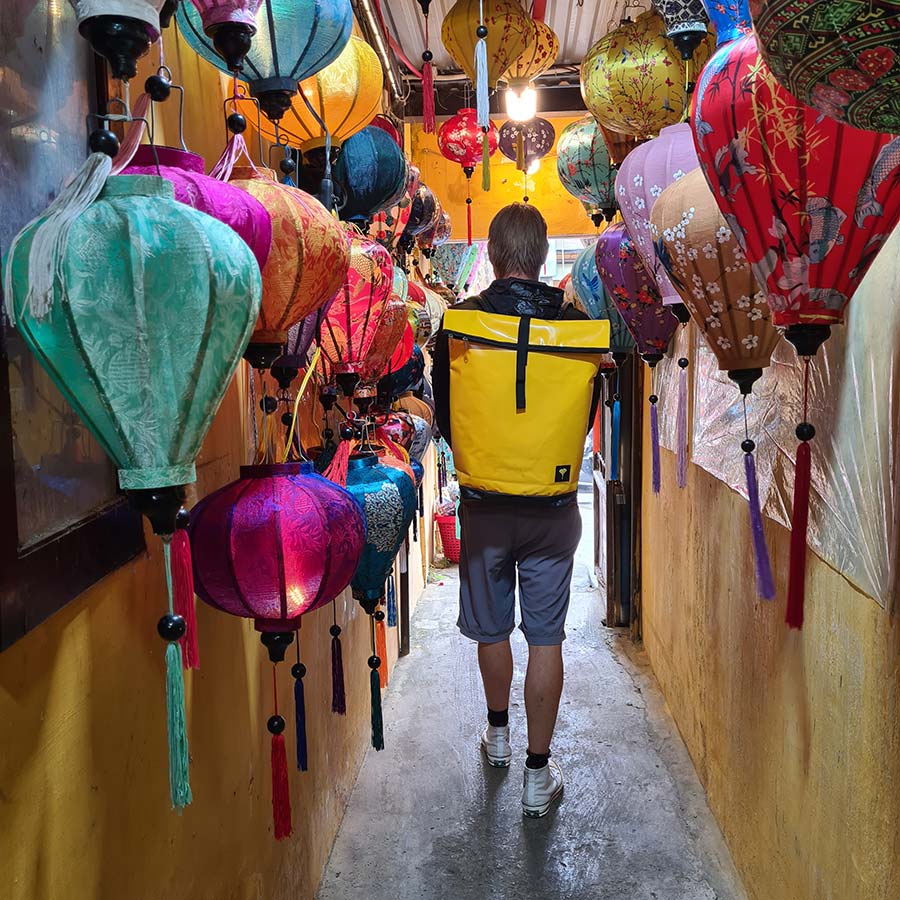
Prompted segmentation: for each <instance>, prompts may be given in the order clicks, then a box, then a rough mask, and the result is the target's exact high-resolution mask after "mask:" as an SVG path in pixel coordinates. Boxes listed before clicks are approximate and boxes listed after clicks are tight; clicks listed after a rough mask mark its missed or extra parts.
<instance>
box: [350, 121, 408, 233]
mask: <svg viewBox="0 0 900 900" xmlns="http://www.w3.org/2000/svg"><path fill="white" fill-rule="evenodd" d="M334 177H335V178H336V179H337V181H338V182H339V183H340V184H341V185H342V186H343V188H344V205H343V207H342V208H341V210H340V213H341V218H342V219H343V220H344V221H346V222H354V223H357V224H360V225H364V224H366V223H368V222H370V221H371V220H372V218H373V217H374V216H375V215H376V214H377V213H379V212H381V211H382V210H385V209H390V208H391V207H392V206H393V205H394V204H395V203H397V201H398V200H400V198H401V197H402V196H403V194H404V192H405V191H406V180H407V171H406V159H405V158H404V156H403V152H402V151H401V150H400V148H399V147H398V146H397V144H396V143H395V142H394V141H393V140H391V137H390V135H389V134H388V133H387V132H386V131H383V130H382V129H380V128H376V127H375V126H374V125H370V126H369V127H367V128H364V129H363V130H362V131H360V132H359V133H357V134H355V135H353V137H351V138H349V139H348V140H347V141H346V142H345V143H344V146H343V148H342V150H341V155H340V158H339V159H338V162H337V165H336V166H335V169H334Z"/></svg>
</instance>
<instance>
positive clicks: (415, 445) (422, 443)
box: [409, 413, 431, 462]
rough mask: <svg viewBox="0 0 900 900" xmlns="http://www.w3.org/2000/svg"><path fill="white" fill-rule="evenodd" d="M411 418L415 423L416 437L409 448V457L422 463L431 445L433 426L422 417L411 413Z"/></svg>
mask: <svg viewBox="0 0 900 900" xmlns="http://www.w3.org/2000/svg"><path fill="white" fill-rule="evenodd" d="M410 418H411V419H412V422H413V428H414V429H415V435H414V437H413V439H412V443H411V444H410V447H409V455H410V457H411V458H412V459H417V460H419V462H421V461H422V460H423V459H424V458H425V454H426V453H427V452H428V448H429V446H430V445H431V426H430V425H429V424H428V423H427V422H426V421H425V420H424V419H423V418H421V417H420V416H416V415H413V414H412V413H410Z"/></svg>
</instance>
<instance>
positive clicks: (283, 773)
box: [272, 734, 293, 841]
mask: <svg viewBox="0 0 900 900" xmlns="http://www.w3.org/2000/svg"><path fill="white" fill-rule="evenodd" d="M272 822H273V824H274V826H275V840H276V841H283V840H284V839H285V838H288V837H290V836H291V832H292V831H293V827H292V825H291V792H290V783H289V782H288V767H287V750H286V748H285V745H284V735H283V734H273V735H272Z"/></svg>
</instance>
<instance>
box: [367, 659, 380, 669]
mask: <svg viewBox="0 0 900 900" xmlns="http://www.w3.org/2000/svg"><path fill="white" fill-rule="evenodd" d="M368 662H369V668H370V669H377V668H379V666H380V665H381V658H380V657H378V656H370V657H369V660H368Z"/></svg>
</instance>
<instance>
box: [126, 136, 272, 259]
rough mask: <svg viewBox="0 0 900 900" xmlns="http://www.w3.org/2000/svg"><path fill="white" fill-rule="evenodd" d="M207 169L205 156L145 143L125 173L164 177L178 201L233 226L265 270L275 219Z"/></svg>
mask: <svg viewBox="0 0 900 900" xmlns="http://www.w3.org/2000/svg"><path fill="white" fill-rule="evenodd" d="M154 154H155V155H154ZM204 168H205V163H204V161H203V157H202V156H197V154H196V153H191V152H189V151H187V150H178V149H176V148H174V147H156V146H154V147H151V146H150V145H149V144H142V145H141V146H140V147H138V148H137V152H136V153H135V154H134V157H133V159H132V161H131V163H130V164H129V165H128V167H127V168H126V169H124V170H123V172H122V174H123V175H161V176H162V177H163V178H165V179H166V180H167V181H171V182H172V184H173V185H174V187H175V199H176V200H178V201H180V202H181V203H185V204H187V205H188V206H192V207H193V208H194V209H196V210H199V211H200V212H204V213H206V214H207V215H208V216H212V217H213V218H214V219H218V220H219V221H220V222H224V223H225V224H226V225H229V226H231V228H233V229H234V230H235V231H236V232H237V233H238V234H239V235H240V236H241V237H242V238H243V239H244V240H245V241H246V242H247V244H248V246H249V247H250V249H251V250H252V251H253V255H254V256H255V257H256V261H257V262H258V263H259V267H260V269H262V267H263V266H264V265H265V264H266V260H267V259H268V258H269V248H270V247H271V245H272V219H271V218H270V216H269V214H268V212H266V208H265V207H264V206H263V205H262V203H260V202H259V200H257V199H256V198H255V197H253V196H252V195H251V194H249V193H248V192H247V191H242V190H241V189H240V188H239V187H235V186H234V185H233V184H228V182H225V181H218V180H217V179H215V178H210V177H209V176H208V175H205V174H204Z"/></svg>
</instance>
